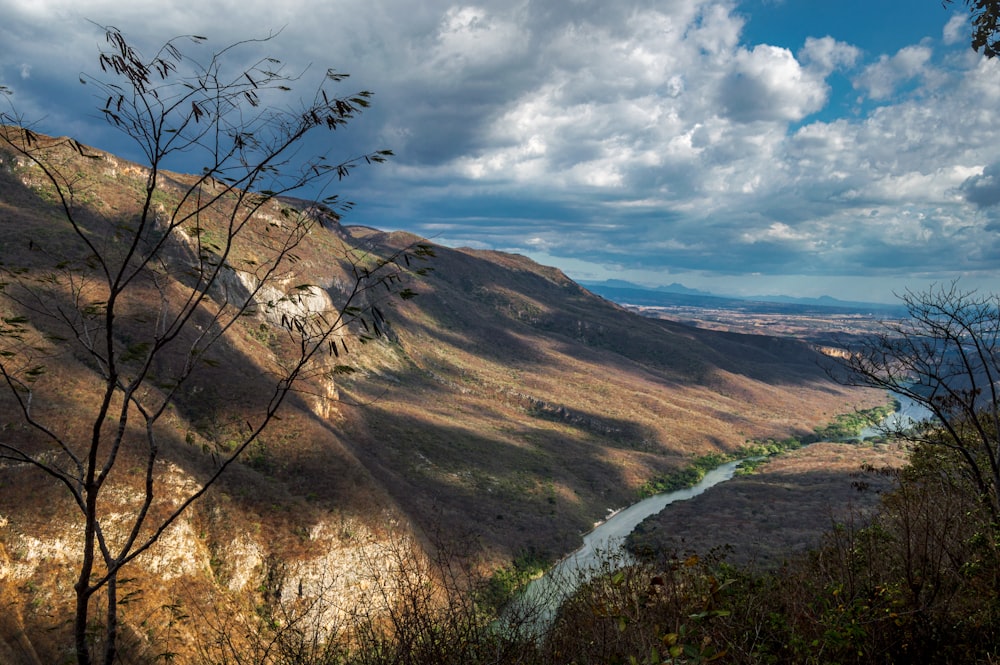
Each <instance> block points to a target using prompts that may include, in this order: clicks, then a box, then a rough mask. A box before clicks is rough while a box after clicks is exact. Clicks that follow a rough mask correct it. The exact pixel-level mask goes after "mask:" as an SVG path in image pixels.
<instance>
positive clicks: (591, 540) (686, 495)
mask: <svg viewBox="0 0 1000 665" xmlns="http://www.w3.org/2000/svg"><path fill="white" fill-rule="evenodd" d="M742 461H743V460H737V461H734V462H726V463H725V464H723V465H721V466H718V467H716V468H714V469H712V470H711V471H709V472H708V473H706V474H705V477H704V478H702V480H701V482H699V483H698V484H697V485H695V486H693V487H688V488H685V489H682V490H676V491H674V492H664V493H662V494H656V495H654V496H651V497H649V498H646V499H643V500H642V501H639V502H638V503H634V504H632V505H631V506H629V507H628V508H624V509H622V510H620V511H618V512H617V513H615V514H614V515H612V516H611V517H609V518H608V519H607V520H605V521H604V522H602V523H600V524H598V525H597V526H596V527H594V529H593V530H592V531H591V532H590V533H588V534H586V535H585V536H584V537H583V545H582V546H581V547H580V548H579V549H578V550H576V551H575V552H573V553H572V554H569V555H568V556H566V557H564V558H563V559H562V560H561V561H560V562H559V563H557V564H556V565H555V566H554V567H553V568H552V569H551V570H549V572H547V573H545V575H543V576H542V577H539V578H538V579H536V580H533V581H532V582H531V583H530V584H529V585H528V587H527V588H526V589H525V590H524V592H523V593H522V594H521V595H520V596H519V597H518V598H517V599H516V600H514V601H513V603H512V607H511V608H510V612H509V615H510V616H511V617H513V616H515V615H520V614H523V613H529V612H530V613H531V614H532V615H533V616H532V617H531V619H530V621H528V622H527V623H528V624H529V625H530V626H531V627H532V628H533V629H534V630H536V631H541V630H544V628H546V627H547V626H548V625H549V624H551V622H552V620H553V619H555V615H556V612H557V611H558V609H559V607H560V606H561V605H562V603H563V602H564V601H565V600H566V599H567V598H569V596H570V595H571V594H572V593H573V592H574V591H575V590H576V589H577V587H579V586H580V585H581V584H583V583H585V582H586V581H588V580H589V579H590V578H592V577H593V576H594V575H595V574H596V573H598V572H609V571H610V569H611V568H613V567H622V566H625V565H626V564H628V563H630V562H631V561H632V559H631V557H630V556H629V555H628V553H627V552H626V551H625V549H624V548H623V547H622V544H623V543H624V541H625V538H626V537H627V536H628V535H629V534H630V533H632V531H633V530H635V528H636V527H637V526H638V525H639V523H640V522H642V521H643V520H644V519H646V518H647V517H649V516H650V515H655V514H657V513H659V512H660V511H661V510H663V509H664V508H666V507H667V506H668V505H670V504H671V503H674V502H675V501H684V500H686V499H690V498H693V497H696V496H698V495H699V494H701V493H702V492H704V491H705V490H707V489H708V488H710V487H713V486H715V485H718V484H719V483H722V482H725V481H727V480H729V479H730V478H732V477H733V474H734V473H735V472H736V467H738V466H739V465H740V463H741V462H742ZM512 620H513V619H512Z"/></svg>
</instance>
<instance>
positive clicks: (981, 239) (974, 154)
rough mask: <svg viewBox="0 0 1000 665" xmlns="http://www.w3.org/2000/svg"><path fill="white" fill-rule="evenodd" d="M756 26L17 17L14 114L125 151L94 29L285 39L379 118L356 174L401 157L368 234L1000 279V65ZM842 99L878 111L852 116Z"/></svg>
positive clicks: (591, 254) (248, 7)
mask: <svg viewBox="0 0 1000 665" xmlns="http://www.w3.org/2000/svg"><path fill="white" fill-rule="evenodd" d="M934 9H935V10H937V9H939V8H937V7H934ZM739 10H740V4H739V3H737V2H736V1H735V0H673V1H671V2H663V1H662V0H616V1H615V2H597V1H583V0H580V1H573V2H570V1H568V0H567V1H565V2H551V1H550V0H515V1H514V2H511V1H510V0H464V1H463V2H457V1H452V0H426V1H425V2H420V3H412V2H408V1H404V0H339V1H338V2H336V3H327V2H318V1H317V0H290V1H289V2H286V3H282V4H280V5H274V4H273V3H264V2H263V1H262V0H244V1H243V2H239V3H236V2H235V1H234V0H229V1H227V2H219V3H207V4H206V3H203V2H201V3H196V2H194V0H177V1H175V2H170V3H165V4H164V3H158V4H154V3H153V2H151V0H142V1H136V2H130V3H124V4H123V3H120V2H117V1H112V0H46V1H44V2H43V1H42V0H39V1H38V2H33V3H26V2H20V1H19V0H0V15H3V16H4V19H5V20H4V22H3V23H0V43H3V44H4V49H2V50H0V77H3V78H4V79H5V80H7V81H10V80H12V79H13V78H15V77H16V76H18V75H20V74H22V73H28V74H30V78H25V79H23V80H22V81H20V82H19V84H18V91H17V95H16V100H17V102H18V104H19V105H21V106H22V108H23V109H24V110H26V111H27V112H28V113H29V114H33V115H37V116H39V117H46V118H47V119H48V120H49V121H50V122H51V123H52V124H53V125H59V126H60V127H59V129H58V131H59V132H60V133H68V132H70V131H73V132H79V133H80V134H81V137H86V136H91V137H94V141H97V140H103V139H104V138H106V136H107V135H106V134H101V130H95V129H94V128H93V127H92V126H91V125H89V124H87V123H89V122H90V121H89V120H88V119H87V118H86V117H85V114H84V113H82V112H81V111H80V109H81V108H82V107H81V106H79V104H81V99H82V98H83V97H82V96H85V95H86V93H87V91H86V89H84V90H82V91H81V88H82V86H79V84H78V83H76V76H77V73H78V72H79V70H80V69H85V70H88V71H93V70H95V69H96V59H95V54H96V49H97V47H98V46H99V45H100V42H101V34H100V31H99V30H98V29H97V28H95V27H94V26H93V25H91V24H89V23H86V21H85V20H84V19H83V17H90V18H92V19H94V20H95V21H98V22H101V21H113V22H114V23H115V24H116V25H118V26H119V27H121V28H122V29H124V30H126V31H127V32H128V34H130V35H133V36H136V37H137V38H138V39H139V40H140V42H141V43H142V44H143V46H144V48H146V45H148V48H152V45H154V44H157V43H158V41H160V40H162V38H163V37H165V36H170V35H174V34H182V33H201V34H206V35H207V36H208V37H210V39H211V45H213V46H216V47H218V46H222V45H225V44H228V43H230V42H232V41H235V40H238V39H242V38H246V37H248V36H259V35H262V34H266V33H267V32H268V30H271V29H278V28H281V27H282V26H283V25H284V26H286V27H285V28H284V31H283V32H282V34H281V35H280V36H279V37H278V38H276V39H275V40H273V41H271V42H269V43H268V44H266V45H263V46H260V47H254V48H249V49H247V54H246V55H247V57H250V56H253V55H256V54H257V53H258V52H261V51H262V52H264V53H266V54H267V55H275V56H277V57H280V58H282V59H283V60H285V61H287V62H288V63H289V66H290V68H291V69H293V70H296V71H298V70H301V69H304V68H305V67H306V65H308V64H309V63H315V64H314V66H313V69H312V70H310V71H307V72H306V76H305V77H304V78H303V81H304V82H305V83H307V84H308V85H311V84H312V81H313V78H312V75H313V74H318V73H319V74H321V73H322V71H324V70H325V69H326V67H328V66H334V67H336V68H337V69H338V70H342V71H347V72H349V73H351V74H352V77H351V79H349V81H348V82H347V83H345V84H344V86H343V87H344V88H345V89H349V90H354V89H360V88H364V89H371V90H374V91H375V93H376V96H375V99H374V107H373V109H372V110H371V111H369V112H366V113H365V114H364V115H363V116H362V117H361V118H359V119H358V120H357V121H356V122H352V123H351V125H350V127H349V128H348V132H347V133H345V134H343V135H340V134H338V135H337V137H336V138H337V139H338V140H339V141H344V143H343V144H342V146H343V147H342V150H344V151H345V152H351V151H353V150H355V148H357V147H364V148H371V147H372V146H373V145H374V147H383V146H384V147H389V148H392V149H393V150H394V151H395V152H396V153H397V155H398V156H397V158H396V159H395V160H393V162H392V163H391V164H390V165H388V166H387V167H384V168H379V169H377V170H373V171H371V172H370V173H369V172H368V171H364V172H362V173H359V176H358V177H355V176H352V178H350V179H349V182H347V183H346V184H345V186H347V187H358V188H360V190H359V191H356V192H354V193H352V195H351V198H352V199H354V200H357V201H358V203H359V205H358V207H357V209H356V210H355V211H354V213H352V214H353V215H354V216H355V218H356V219H358V221H359V222H367V223H371V224H374V225H382V224H396V225H398V226H408V227H409V228H413V229H414V230H416V231H418V232H420V231H425V232H428V233H431V234H433V233H441V234H443V235H446V236H447V238H448V239H449V240H452V241H454V242H456V243H459V244H465V245H471V246H478V247H504V248H508V249H514V250H517V249H518V248H521V249H524V248H525V247H526V245H527V240H526V239H528V238H533V239H535V240H534V241H533V242H534V243H535V244H536V249H537V247H541V246H544V249H545V251H546V252H548V253H549V254H548V255H550V256H552V257H570V256H572V257H575V258H574V261H576V262H582V261H587V260H590V261H600V260H610V259H606V258H605V259H602V258H601V256H602V255H607V253H608V252H609V251H611V250H609V249H608V248H609V247H612V248H614V252H615V254H616V258H615V259H614V260H615V261H618V262H620V263H621V264H622V265H626V264H630V265H633V266H642V269H644V270H650V271H653V270H657V269H665V268H663V266H667V267H670V268H672V269H673V268H675V269H676V270H678V271H682V270H690V271H704V270H706V269H708V268H710V267H711V268H712V269H716V270H719V271H720V272H726V271H729V272H732V273H748V272H760V273H767V272H785V273H791V272H795V271H797V272H799V273H811V274H820V273H822V274H832V273H835V272H837V271H840V272H845V273H846V272H851V271H855V272H863V271H879V272H881V273H892V272H893V271H897V272H901V271H907V270H911V271H912V270H914V269H915V268H914V266H924V267H926V269H927V270H928V271H933V270H945V269H947V267H948V266H949V265H951V264H953V263H954V262H956V261H959V259H960V258H961V260H962V261H966V263H965V264H963V270H965V271H967V272H968V271H974V270H978V269H980V268H982V266H989V265H993V266H995V265H996V264H995V262H994V263H993V264H989V263H988V257H989V254H990V251H991V250H992V249H994V248H995V245H996V241H994V240H993V239H992V237H993V234H994V233H995V232H994V231H991V230H990V228H989V227H990V225H991V224H992V223H993V221H994V220H993V218H992V217H991V215H994V216H996V217H997V220H996V221H1000V210H997V209H996V208H997V206H995V205H994V199H996V198H998V197H1000V194H998V193H997V192H1000V187H998V186H996V183H997V182H1000V167H998V166H997V165H996V155H995V154H994V153H995V146H997V145H1000V125H998V124H997V123H996V122H995V109H996V108H998V107H1000V62H991V61H986V60H984V59H981V58H978V57H977V56H975V55H974V54H973V53H972V52H971V50H970V49H969V48H968V46H967V43H966V40H967V34H966V31H967V29H968V26H967V23H965V22H964V19H961V17H959V16H955V17H953V18H952V19H951V20H948V22H947V25H944V26H943V29H942V30H941V32H940V34H941V35H942V39H943V44H944V45H941V44H938V43H935V42H932V41H927V42H919V43H917V42H916V41H915V40H914V43H912V44H910V45H908V46H905V47H904V48H901V49H899V50H897V51H896V52H895V53H894V54H887V55H878V54H877V53H865V52H863V51H861V50H860V49H859V48H858V47H857V46H855V45H853V44H852V43H851V36H850V35H842V34H827V33H828V32H829V29H828V26H823V25H820V26H815V33H816V34H815V36H809V37H807V38H805V39H800V41H799V42H798V43H776V44H765V43H746V41H745V40H746V37H745V36H744V34H745V33H744V28H745V18H744V17H743V16H742V15H741V14H740V11H739ZM877 11H881V10H877V9H873V10H872V12H873V14H874V13H876V12H877ZM154 16H155V18H156V20H155V22H153V21H151V17H154ZM945 16H946V15H944V14H943V13H942V17H941V19H940V21H941V22H944V21H945V20H946V18H945ZM868 19H872V20H874V19H875V16H874V15H873V16H871V17H866V20H868ZM939 25H940V24H939ZM935 30H937V28H935ZM923 34H934V31H925V32H923V33H922V34H921V35H920V36H922V35H923ZM918 37H919V36H918ZM55 44H58V45H59V48H58V49H57V48H53V45H55ZM932 44H933V45H934V48H933V49H932V48H931V45H932ZM948 44H954V46H953V47H951V48H945V46H946V45H948ZM67 62H71V63H73V65H72V66H71V67H70V66H67ZM80 63H92V64H94V65H95V66H94V67H89V68H88V67H87V66H86V64H80ZM843 74H847V75H852V76H854V78H853V81H852V82H853V84H854V86H855V89H856V90H857V91H858V92H855V93H852V97H857V96H858V95H859V94H860V95H862V101H861V102H860V103H855V101H854V100H853V99H844V98H840V97H838V98H836V99H831V95H833V94H835V92H836V86H837V85H840V84H839V83H837V81H842V80H843V79H842V75H843ZM832 84H833V87H832ZM45 85H48V86H57V85H61V86H63V87H60V88H58V89H55V88H52V89H46V88H45V87H44V86H45ZM67 90H68V91H70V94H67V92H66V91H67ZM83 101H86V102H87V103H89V100H86V99H83ZM871 101H876V102H879V103H878V105H877V107H876V106H875V105H872V104H871V103H870V102H871ZM61 105H65V108H64V107H63V106H61ZM838 115H839V118H838ZM64 124H65V126H66V129H62V126H63V125H64ZM984 165H985V166H984ZM372 210H373V212H368V211H372ZM872 211H877V212H878V216H877V217H872V216H871V212H872ZM365 215H370V217H365ZM998 237H1000V236H998ZM922 243H923V244H922ZM751 250H752V251H751ZM975 257H981V258H975ZM977 260H978V261H980V262H981V263H979V264H976V265H973V263H972V262H973V261H977ZM636 269H637V270H638V269H639V268H636ZM982 269H986V268H982Z"/></svg>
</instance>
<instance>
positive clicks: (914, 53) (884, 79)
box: [854, 46, 931, 100]
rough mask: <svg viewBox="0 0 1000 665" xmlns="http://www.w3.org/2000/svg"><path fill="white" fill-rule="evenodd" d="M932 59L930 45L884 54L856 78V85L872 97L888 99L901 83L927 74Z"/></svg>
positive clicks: (907, 47)
mask: <svg viewBox="0 0 1000 665" xmlns="http://www.w3.org/2000/svg"><path fill="white" fill-rule="evenodd" d="M930 59H931V49H930V48H929V47H927V46H906V47H904V48H902V49H900V50H899V51H898V52H897V53H896V54H895V55H893V56H891V57H890V56H886V55H883V56H881V57H880V58H879V60H878V62H876V63H874V64H872V65H869V66H868V67H866V68H865V70H864V71H863V72H862V73H861V75H860V76H858V77H857V78H856V79H855V81H854V87H855V88H857V89H858V90H864V91H865V92H867V94H868V96H869V97H871V98H872V99H875V100H884V99H888V98H889V97H891V96H892V95H893V93H894V92H896V89H897V88H898V87H899V86H900V85H902V84H904V83H907V82H909V81H910V80H912V79H914V78H916V77H918V76H921V75H924V74H926V72H927V65H928V62H929V61H930Z"/></svg>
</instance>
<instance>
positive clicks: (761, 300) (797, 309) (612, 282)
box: [579, 279, 906, 316]
mask: <svg viewBox="0 0 1000 665" xmlns="http://www.w3.org/2000/svg"><path fill="white" fill-rule="evenodd" d="M579 283H580V284H581V285H583V286H584V287H586V288H587V289H588V290H589V291H590V292H592V293H595V294H597V295H599V296H601V297H603V298H607V299H608V300H611V301H613V302H616V303H618V304H622V305H638V306H645V307H703V308H707V309H732V310H739V311H744V312H746V311H752V312H759V313H775V312H789V313H796V314H805V313H809V312H820V313H824V314H830V313H844V314H848V313H849V314H872V315H877V316H903V315H904V314H905V313H906V310H905V308H904V307H902V306H901V305H888V304H885V303H870V302H855V301H848V300H838V299H836V298H832V297H830V296H820V297H819V298H795V297H792V296H745V297H738V296H720V295H715V294H713V293H710V292H708V291H701V290H699V289H691V288H688V287H686V286H684V285H683V284H677V283H673V284H670V285H668V286H657V287H648V286H642V285H640V284H634V283H632V282H628V281H625V280H620V279H608V280H604V281H601V282H596V281H583V280H581V281H580V282H579Z"/></svg>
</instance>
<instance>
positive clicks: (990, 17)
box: [942, 0, 1000, 58]
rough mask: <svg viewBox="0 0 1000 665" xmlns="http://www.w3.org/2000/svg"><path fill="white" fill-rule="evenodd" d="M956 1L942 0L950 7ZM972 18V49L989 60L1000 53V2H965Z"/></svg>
mask: <svg viewBox="0 0 1000 665" xmlns="http://www.w3.org/2000/svg"><path fill="white" fill-rule="evenodd" d="M954 1H955V0H942V4H944V5H950V4H952V3H953V2H954ZM965 5H966V6H967V7H968V8H969V12H970V14H971V16H972V39H971V44H972V48H973V49H974V50H976V51H981V52H982V53H983V55H985V56H986V57H987V58H994V57H996V55H997V53H1000V0H965Z"/></svg>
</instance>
